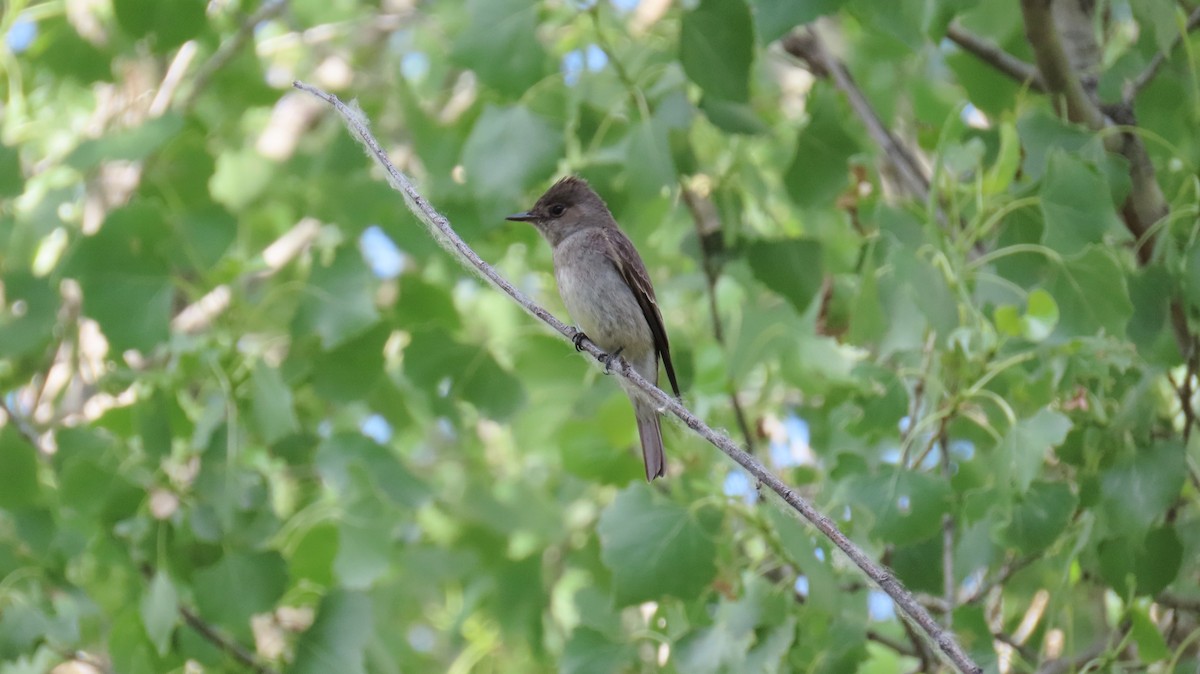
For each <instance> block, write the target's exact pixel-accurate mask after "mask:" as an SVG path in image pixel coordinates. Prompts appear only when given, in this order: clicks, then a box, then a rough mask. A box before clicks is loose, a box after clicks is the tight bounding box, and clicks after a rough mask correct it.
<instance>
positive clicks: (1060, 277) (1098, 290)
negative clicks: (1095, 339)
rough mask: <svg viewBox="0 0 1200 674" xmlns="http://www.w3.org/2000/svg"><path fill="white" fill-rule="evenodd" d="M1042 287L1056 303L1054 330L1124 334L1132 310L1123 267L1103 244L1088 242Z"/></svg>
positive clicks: (1064, 334)
mask: <svg viewBox="0 0 1200 674" xmlns="http://www.w3.org/2000/svg"><path fill="white" fill-rule="evenodd" d="M1044 288H1045V290H1046V292H1048V293H1050V295H1051V297H1053V298H1054V302H1055V304H1057V305H1058V311H1059V321H1058V330H1057V332H1056V334H1058V335H1060V336H1062V337H1064V338H1070V337H1092V336H1095V335H1096V334H1097V333H1099V332H1101V331H1104V332H1105V333H1107V334H1108V335H1110V336H1113V337H1118V338H1120V337H1122V336H1124V334H1125V324H1126V323H1127V322H1128V321H1129V317H1130V315H1132V314H1133V305H1132V304H1131V303H1130V301H1129V289H1128V287H1127V286H1126V284H1125V270H1123V269H1122V268H1121V266H1120V265H1119V264H1117V261H1116V260H1114V259H1113V255H1112V252H1111V251H1109V250H1108V249H1107V248H1105V247H1102V246H1096V245H1093V246H1088V247H1087V249H1086V250H1084V252H1083V253H1081V254H1079V255H1076V256H1075V257H1073V258H1069V259H1067V260H1065V261H1064V263H1063V264H1062V265H1061V266H1059V267H1056V268H1055V269H1054V270H1053V272H1052V275H1051V277H1050V278H1049V280H1047V281H1046V283H1045V285H1044Z"/></svg>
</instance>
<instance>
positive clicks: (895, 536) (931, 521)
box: [845, 466, 950, 545]
mask: <svg viewBox="0 0 1200 674" xmlns="http://www.w3.org/2000/svg"><path fill="white" fill-rule="evenodd" d="M845 484H846V487H847V493H848V494H851V495H853V498H852V499H851V503H852V504H853V505H859V506H861V507H862V508H863V509H865V510H866V511H867V512H869V513H871V514H872V515H873V516H874V517H875V525H874V526H873V527H872V528H871V536H872V538H875V539H876V540H881V541H886V542H888V543H892V544H895V545H907V544H909V543H916V542H917V541H921V540H924V539H926V538H928V537H930V536H932V535H933V534H934V533H935V532H937V531H939V530H941V526H942V515H944V514H945V513H946V511H947V505H948V503H947V501H948V498H949V495H950V487H949V485H947V484H946V482H945V480H942V479H940V478H937V477H934V476H932V475H927V474H925V473H914V472H912V471H908V470H897V469H896V468H895V467H894V466H883V467H881V470H880V472H879V473H878V474H875V475H855V476H853V477H851V478H849V479H848V480H847V481H846V482H845Z"/></svg>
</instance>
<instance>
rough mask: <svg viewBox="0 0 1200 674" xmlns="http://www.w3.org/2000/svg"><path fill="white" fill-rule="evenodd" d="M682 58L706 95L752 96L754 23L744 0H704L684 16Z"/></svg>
mask: <svg viewBox="0 0 1200 674" xmlns="http://www.w3.org/2000/svg"><path fill="white" fill-rule="evenodd" d="M679 61H680V63H681V64H682V65H683V70H684V72H686V73H687V76H688V78H689V79H691V80H692V81H693V82H695V83H696V84H698V85H700V88H701V89H703V90H704V92H705V93H706V94H709V95H711V96H715V97H717V98H723V99H726V100H731V101H745V100H747V99H748V98H749V96H750V66H751V64H752V63H753V61H754V25H753V23H752V22H751V19H750V9H749V8H748V7H747V6H746V4H745V2H744V1H743V0H701V2H700V4H699V6H697V7H696V8H695V9H693V10H691V11H689V12H687V13H685V14H684V15H683V24H682V28H681V30H680V34H679Z"/></svg>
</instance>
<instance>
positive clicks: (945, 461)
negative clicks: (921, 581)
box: [938, 415, 954, 629]
mask: <svg viewBox="0 0 1200 674" xmlns="http://www.w3.org/2000/svg"><path fill="white" fill-rule="evenodd" d="M949 422H950V416H949V415H946V416H944V417H942V421H941V425H940V426H939V427H938V442H939V443H940V444H941V452H940V453H939V456H938V458H939V460H940V462H941V464H942V479H943V480H945V481H946V484H950V478H951V474H950V435H949V433H947V432H946V426H947V424H948V423H949ZM942 598H943V599H945V600H946V605H947V606H948V607H950V610H949V611H946V613H945V614H943V622H944V623H945V625H946V629H950V627H951V626H953V624H954V516H953V515H951V514H950V513H949V512H947V513H946V514H945V515H942Z"/></svg>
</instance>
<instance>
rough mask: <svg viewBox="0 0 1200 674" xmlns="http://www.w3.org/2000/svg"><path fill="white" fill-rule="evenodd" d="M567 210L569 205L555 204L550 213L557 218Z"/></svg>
mask: <svg viewBox="0 0 1200 674" xmlns="http://www.w3.org/2000/svg"><path fill="white" fill-rule="evenodd" d="M566 212H567V207H566V206H563V205H562V204H554V205H553V206H551V207H550V215H553V216H554V217H556V218H557V217H559V216H560V215H562V214H563V213H566Z"/></svg>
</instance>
